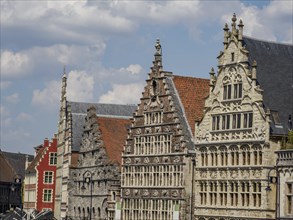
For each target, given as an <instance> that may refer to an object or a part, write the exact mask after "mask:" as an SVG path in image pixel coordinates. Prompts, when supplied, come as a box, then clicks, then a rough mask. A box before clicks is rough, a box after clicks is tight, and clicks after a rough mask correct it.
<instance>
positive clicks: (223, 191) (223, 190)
mask: <svg viewBox="0 0 293 220" xmlns="http://www.w3.org/2000/svg"><path fill="white" fill-rule="evenodd" d="M227 194H228V187H227V183H226V182H220V193H219V195H220V205H221V206H226V205H227Z"/></svg>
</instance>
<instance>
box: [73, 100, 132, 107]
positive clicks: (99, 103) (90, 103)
mask: <svg viewBox="0 0 293 220" xmlns="http://www.w3.org/2000/svg"><path fill="white" fill-rule="evenodd" d="M68 103H79V104H89V105H116V106H118V105H119V106H136V104H117V103H101V102H76V101H68Z"/></svg>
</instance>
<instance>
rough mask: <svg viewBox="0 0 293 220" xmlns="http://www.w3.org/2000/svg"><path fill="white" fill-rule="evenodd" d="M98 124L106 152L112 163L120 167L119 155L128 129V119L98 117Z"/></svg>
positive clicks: (129, 122)
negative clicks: (116, 163)
mask: <svg viewBox="0 0 293 220" xmlns="http://www.w3.org/2000/svg"><path fill="white" fill-rule="evenodd" d="M98 124H99V128H100V131H101V134H102V140H103V142H104V146H105V148H106V152H107V154H108V156H109V158H110V160H112V161H116V162H118V163H119V165H121V155H122V150H123V146H124V144H125V141H126V137H127V133H128V131H127V129H128V128H129V127H130V124H131V121H130V119H121V118H109V117H108V118H107V117H98Z"/></svg>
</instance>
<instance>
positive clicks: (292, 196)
mask: <svg viewBox="0 0 293 220" xmlns="http://www.w3.org/2000/svg"><path fill="white" fill-rule="evenodd" d="M286 194H287V195H286V196H287V201H286V214H287V215H292V214H293V209H292V208H293V207H292V204H293V183H287V189H286Z"/></svg>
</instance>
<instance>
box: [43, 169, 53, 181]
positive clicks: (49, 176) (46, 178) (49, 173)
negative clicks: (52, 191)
mask: <svg viewBox="0 0 293 220" xmlns="http://www.w3.org/2000/svg"><path fill="white" fill-rule="evenodd" d="M44 183H53V172H52V171H45V172H44Z"/></svg>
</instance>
